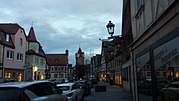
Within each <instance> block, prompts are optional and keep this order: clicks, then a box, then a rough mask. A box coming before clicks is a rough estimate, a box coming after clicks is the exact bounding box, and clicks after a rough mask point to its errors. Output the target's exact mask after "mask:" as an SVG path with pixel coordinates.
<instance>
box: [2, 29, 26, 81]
mask: <svg viewBox="0 0 179 101" xmlns="http://www.w3.org/2000/svg"><path fill="white" fill-rule="evenodd" d="M11 36H12V40H13V43H14V45H15V49H12V48H8V47H5V48H4V62H3V65H4V68H5V69H6V68H10V69H14V70H15V71H14V72H16V73H17V74H18V72H19V71H23V70H24V65H25V52H26V42H27V41H26V36H25V32H24V31H23V30H22V29H19V30H18V31H17V33H16V34H15V35H14V34H12V35H11ZM20 38H22V46H21V45H20ZM7 50H11V51H13V52H14V57H13V59H7V58H6V57H7ZM17 53H21V54H22V55H23V57H22V61H19V60H17ZM7 72H9V71H8V70H6V71H5V74H6V73H7ZM9 73H11V72H9ZM11 75H12V73H11ZM19 75H21V76H22V77H21V78H22V80H23V79H24V78H23V77H24V74H23V72H20V73H19Z"/></svg>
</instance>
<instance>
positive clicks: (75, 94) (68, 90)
mask: <svg viewBox="0 0 179 101" xmlns="http://www.w3.org/2000/svg"><path fill="white" fill-rule="evenodd" d="M57 87H58V89H61V90H62V91H63V93H64V94H65V95H66V96H67V99H68V101H83V100H84V96H83V90H82V89H81V88H79V86H77V85H76V84H75V83H64V84H57Z"/></svg>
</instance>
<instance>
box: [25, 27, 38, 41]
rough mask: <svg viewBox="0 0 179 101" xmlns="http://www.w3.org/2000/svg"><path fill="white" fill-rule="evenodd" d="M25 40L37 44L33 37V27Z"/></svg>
mask: <svg viewBox="0 0 179 101" xmlns="http://www.w3.org/2000/svg"><path fill="white" fill-rule="evenodd" d="M27 40H28V41H30V42H38V41H37V38H36V36H35V32H34V28H33V27H31V28H30V31H29V35H28V37H27Z"/></svg>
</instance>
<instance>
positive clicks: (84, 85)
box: [76, 80, 91, 96]
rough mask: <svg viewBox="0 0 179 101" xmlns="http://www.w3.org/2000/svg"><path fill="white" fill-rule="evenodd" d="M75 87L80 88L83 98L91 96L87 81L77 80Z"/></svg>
mask: <svg viewBox="0 0 179 101" xmlns="http://www.w3.org/2000/svg"><path fill="white" fill-rule="evenodd" d="M76 85H78V86H81V87H82V89H83V95H84V96H87V95H89V94H91V87H90V84H89V82H88V81H87V80H78V81H76Z"/></svg>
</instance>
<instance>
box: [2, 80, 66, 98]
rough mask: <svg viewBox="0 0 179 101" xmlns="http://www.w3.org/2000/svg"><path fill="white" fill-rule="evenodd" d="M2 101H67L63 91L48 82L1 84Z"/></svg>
mask: <svg viewBox="0 0 179 101" xmlns="http://www.w3.org/2000/svg"><path fill="white" fill-rule="evenodd" d="M0 95H3V96H1V97H0V101H66V96H65V95H64V94H63V92H62V90H59V89H58V88H57V86H56V85H55V84H53V83H51V82H48V81H34V82H9V83H2V84H0Z"/></svg>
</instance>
